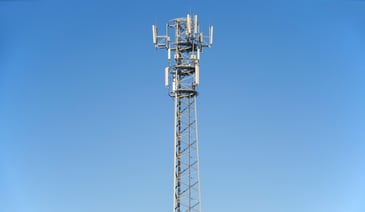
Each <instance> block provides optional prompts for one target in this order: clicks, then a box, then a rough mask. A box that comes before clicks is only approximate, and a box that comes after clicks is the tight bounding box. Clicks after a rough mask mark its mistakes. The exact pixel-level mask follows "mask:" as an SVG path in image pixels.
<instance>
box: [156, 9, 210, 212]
mask: <svg viewBox="0 0 365 212" xmlns="http://www.w3.org/2000/svg"><path fill="white" fill-rule="evenodd" d="M152 34H153V43H154V45H155V47H156V48H159V49H167V59H168V66H167V67H166V68H165V86H166V87H167V89H168V94H169V96H171V97H172V98H174V108H175V111H174V115H175V118H174V122H175V123H174V193H173V200H174V202H173V212H201V198H200V177H199V151H198V123H197V111H196V97H197V95H198V91H197V86H198V85H199V62H200V53H201V52H202V51H203V48H205V47H208V48H209V47H211V45H212V43H213V26H210V27H209V35H208V36H204V35H203V33H202V32H200V29H199V24H198V16H197V15H192V14H188V15H187V16H186V17H183V18H175V19H172V20H170V21H169V22H168V23H167V24H166V34H165V35H159V34H158V29H157V26H156V25H152ZM172 37H175V40H173V41H172V40H171V38H172ZM172 55H173V59H171V56H172Z"/></svg>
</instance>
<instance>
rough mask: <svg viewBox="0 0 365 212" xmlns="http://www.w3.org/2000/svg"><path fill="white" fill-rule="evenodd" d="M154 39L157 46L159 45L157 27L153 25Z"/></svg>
mask: <svg viewBox="0 0 365 212" xmlns="http://www.w3.org/2000/svg"><path fill="white" fill-rule="evenodd" d="M152 39H153V43H154V44H155V45H156V44H157V26H156V25H152Z"/></svg>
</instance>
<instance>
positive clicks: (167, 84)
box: [165, 67, 169, 87]
mask: <svg viewBox="0 0 365 212" xmlns="http://www.w3.org/2000/svg"><path fill="white" fill-rule="evenodd" d="M165 86H166V87H168V86H169V67H166V68H165Z"/></svg>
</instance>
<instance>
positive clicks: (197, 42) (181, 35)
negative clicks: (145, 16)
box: [152, 14, 213, 51]
mask: <svg viewBox="0 0 365 212" xmlns="http://www.w3.org/2000/svg"><path fill="white" fill-rule="evenodd" d="M172 37H175V40H171V38H172ZM152 38H153V44H154V45H155V47H156V48H160V49H170V50H172V51H174V50H176V48H178V47H180V46H186V47H188V46H191V47H193V48H194V49H193V50H196V49H198V48H199V49H200V50H202V48H203V47H211V46H212V44H213V26H212V25H210V26H209V34H208V35H207V36H205V35H204V34H203V32H201V31H200V27H199V22H198V15H193V14H187V15H186V17H182V18H175V19H172V20H170V21H169V22H168V23H167V24H166V29H165V35H160V34H159V31H158V28H157V26H156V25H152ZM185 50H187V49H185Z"/></svg>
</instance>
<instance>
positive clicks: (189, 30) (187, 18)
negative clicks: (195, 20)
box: [186, 14, 191, 35]
mask: <svg viewBox="0 0 365 212" xmlns="http://www.w3.org/2000/svg"><path fill="white" fill-rule="evenodd" d="M186 33H187V34H188V35H190V34H191V17H190V15H189V14H188V15H187V16H186Z"/></svg>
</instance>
